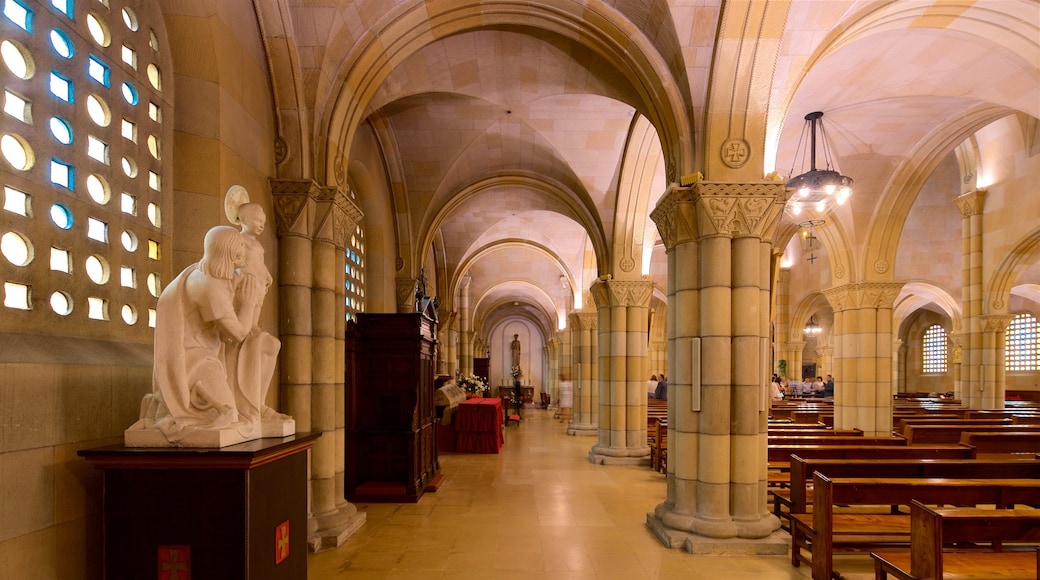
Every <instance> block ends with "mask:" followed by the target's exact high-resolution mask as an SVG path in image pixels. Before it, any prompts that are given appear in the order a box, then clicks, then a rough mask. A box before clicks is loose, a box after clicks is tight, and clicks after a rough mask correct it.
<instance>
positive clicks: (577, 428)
mask: <svg viewBox="0 0 1040 580" xmlns="http://www.w3.org/2000/svg"><path fill="white" fill-rule="evenodd" d="M567 434H568V435H575V436H578V437H582V436H587V437H598V436H599V427H598V426H597V425H591V424H585V425H578V424H575V423H571V424H570V425H568V426H567Z"/></svg>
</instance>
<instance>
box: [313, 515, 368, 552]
mask: <svg viewBox="0 0 1040 580" xmlns="http://www.w3.org/2000/svg"><path fill="white" fill-rule="evenodd" d="M367 520H368V514H366V513H365V512H359V511H357V507H355V506H354V504H352V503H347V504H346V505H344V506H343V507H340V508H339V509H337V510H335V511H333V512H331V513H328V514H322V515H320V516H313V515H312V516H311V518H310V521H308V522H307V523H308V526H307V527H308V529H313V531H311V532H310V533H309V534H308V536H307V550H308V551H309V552H311V553H314V552H319V551H321V550H326V549H328V548H336V547H339V546H341V545H343V542H346V541H347V538H349V537H350V536H352V535H354V532H356V531H358V529H360V528H361V526H363V525H364V524H365V522H366V521H367Z"/></svg>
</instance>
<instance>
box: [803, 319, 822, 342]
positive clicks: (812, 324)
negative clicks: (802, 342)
mask: <svg viewBox="0 0 1040 580" xmlns="http://www.w3.org/2000/svg"><path fill="white" fill-rule="evenodd" d="M802 332H804V333H805V336H808V337H809V338H816V337H817V336H819V335H820V333H821V332H823V327H822V326H820V325H819V324H816V319H815V317H813V316H810V317H809V322H807V323H805V329H803V330H802Z"/></svg>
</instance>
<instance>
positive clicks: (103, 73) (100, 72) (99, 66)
mask: <svg viewBox="0 0 1040 580" xmlns="http://www.w3.org/2000/svg"><path fill="white" fill-rule="evenodd" d="M87 74H88V75H90V78H92V79H94V80H95V81H97V82H99V83H101V84H103V85H105V86H106V87H107V86H109V84H108V83H109V80H108V78H109V70H108V65H107V64H105V63H103V62H101V59H99V58H98V57H96V56H94V55H90V58H89V59H87ZM131 104H133V103H131Z"/></svg>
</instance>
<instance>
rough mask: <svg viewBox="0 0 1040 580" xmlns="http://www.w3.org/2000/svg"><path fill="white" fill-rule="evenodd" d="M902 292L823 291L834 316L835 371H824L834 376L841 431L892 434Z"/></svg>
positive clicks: (892, 287) (881, 287) (876, 285)
mask: <svg viewBox="0 0 1040 580" xmlns="http://www.w3.org/2000/svg"><path fill="white" fill-rule="evenodd" d="M902 287H903V284H902V283H901V282H863V283H856V284H846V285H844V286H838V287H835V288H828V289H826V290H824V291H823V294H824V296H826V297H827V301H828V302H830V304H831V308H832V309H833V310H834V344H835V353H834V365H833V366H831V365H825V366H824V367H823V368H824V369H825V370H824V373H827V374H832V375H834V427H835V428H837V429H852V428H859V429H862V430H863V431H864V433H865V434H866V435H868V436H871V435H873V436H888V435H890V434H891V433H892V338H893V334H892V305H893V303H894V302H895V299H896V296H897V295H898V294H899V290H900V289H901V288H902ZM831 369H833V370H831ZM824 378H825V379H826V377H824Z"/></svg>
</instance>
